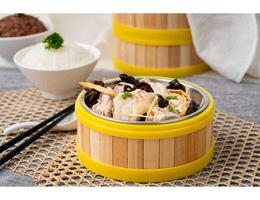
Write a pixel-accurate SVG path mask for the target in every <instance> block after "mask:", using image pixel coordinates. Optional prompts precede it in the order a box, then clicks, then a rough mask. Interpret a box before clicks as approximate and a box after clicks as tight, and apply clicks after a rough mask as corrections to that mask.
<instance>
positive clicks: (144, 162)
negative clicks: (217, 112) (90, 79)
mask: <svg viewBox="0 0 260 200" xmlns="http://www.w3.org/2000/svg"><path fill="white" fill-rule="evenodd" d="M118 80H119V79H110V80H108V81H107V82H106V83H107V84H108V83H112V82H114V81H118ZM156 80H157V81H161V82H169V81H170V79H166V78H156ZM181 82H182V83H183V84H184V85H185V87H186V91H187V92H188V93H189V94H190V96H191V98H192V99H194V100H196V101H197V102H199V103H200V108H199V110H198V111H196V112H195V113H192V114H191V115H189V116H184V117H181V118H178V119H174V120H172V121H166V122H160V123H151V122H150V123H147V122H126V121H120V120H114V119H113V118H111V117H106V116H102V115H99V114H97V113H95V112H93V111H92V110H91V109H89V108H88V107H87V106H86V105H85V103H84V94H85V92H84V91H83V92H81V94H80V95H79V96H78V98H77V101H76V108H75V112H76V116H77V119H78V129H77V140H76V152H77V157H78V159H79V160H80V162H81V164H82V165H83V166H85V167H87V168H88V169H90V170H92V171H93V172H96V173H97V174H100V175H103V176H106V177H109V178H113V179H117V180H124V181H134V182H160V181H167V180H173V179H179V178H182V177H185V176H188V175H191V174H194V173H196V172H198V171H199V170H201V169H202V168H204V167H205V166H207V164H208V163H209V162H210V160H211V159H212V156H213V149H214V142H213V136H212V120H213V114H214V100H213V98H212V96H211V95H210V94H209V92H207V91H206V90H205V89H203V88H201V87H199V86H197V85H195V84H192V83H189V82H184V81H181Z"/></svg>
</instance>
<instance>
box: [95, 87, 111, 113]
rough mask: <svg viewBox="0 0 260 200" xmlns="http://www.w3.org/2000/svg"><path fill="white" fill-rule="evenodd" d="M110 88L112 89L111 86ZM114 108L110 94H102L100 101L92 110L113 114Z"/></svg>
mask: <svg viewBox="0 0 260 200" xmlns="http://www.w3.org/2000/svg"><path fill="white" fill-rule="evenodd" d="M107 89H108V90H112V91H113V89H111V88H110V87H108V88H107ZM112 108H113V99H112V97H111V96H110V95H107V94H104V93H102V94H100V97H99V99H98V102H97V103H96V104H95V105H93V107H92V110H93V111H95V112H97V113H99V114H101V115H105V116H109V117H111V116H112Z"/></svg>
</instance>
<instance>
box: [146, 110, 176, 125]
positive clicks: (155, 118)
mask: <svg viewBox="0 0 260 200" xmlns="http://www.w3.org/2000/svg"><path fill="white" fill-rule="evenodd" d="M151 116H152V117H151V118H148V119H147V120H146V121H152V122H160V121H164V120H169V119H172V118H178V117H179V115H177V114H176V113H173V112H170V111H169V110H168V109H167V107H165V108H160V107H158V106H156V107H154V109H153V111H152V115H151Z"/></svg>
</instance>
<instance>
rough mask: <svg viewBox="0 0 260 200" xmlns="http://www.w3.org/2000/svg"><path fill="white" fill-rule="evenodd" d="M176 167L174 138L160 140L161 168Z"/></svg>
mask: <svg viewBox="0 0 260 200" xmlns="http://www.w3.org/2000/svg"><path fill="white" fill-rule="evenodd" d="M172 166H174V138H169V139H161V140H160V168H164V167H172Z"/></svg>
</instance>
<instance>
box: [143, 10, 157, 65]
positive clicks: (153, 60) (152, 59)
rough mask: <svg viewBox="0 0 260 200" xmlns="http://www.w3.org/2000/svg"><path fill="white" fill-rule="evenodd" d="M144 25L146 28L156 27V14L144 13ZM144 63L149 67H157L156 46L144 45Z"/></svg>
mask: <svg viewBox="0 0 260 200" xmlns="http://www.w3.org/2000/svg"><path fill="white" fill-rule="evenodd" d="M144 26H145V28H147V29H156V14H146V15H145V19H144ZM145 49H146V55H145V65H146V66H149V67H157V47H156V46H146V47H145Z"/></svg>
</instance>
